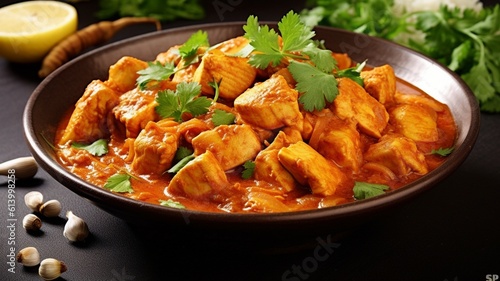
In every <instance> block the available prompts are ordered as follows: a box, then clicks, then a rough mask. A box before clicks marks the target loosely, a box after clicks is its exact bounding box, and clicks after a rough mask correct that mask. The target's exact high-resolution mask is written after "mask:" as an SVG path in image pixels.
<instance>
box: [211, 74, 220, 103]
mask: <svg viewBox="0 0 500 281" xmlns="http://www.w3.org/2000/svg"><path fill="white" fill-rule="evenodd" d="M220 83H222V78H221V79H220V80H219V81H216V80H215V78H214V81H210V82H208V85H209V86H210V87H212V88H213V89H214V99H213V101H212V103H216V102H217V100H218V99H219V95H220Z"/></svg>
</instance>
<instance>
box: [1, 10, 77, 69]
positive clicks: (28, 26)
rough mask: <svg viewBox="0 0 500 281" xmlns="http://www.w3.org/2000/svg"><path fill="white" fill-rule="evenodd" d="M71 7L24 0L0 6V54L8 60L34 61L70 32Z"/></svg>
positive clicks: (74, 25)
mask: <svg viewBox="0 0 500 281" xmlns="http://www.w3.org/2000/svg"><path fill="white" fill-rule="evenodd" d="M77 27H78V16H77V13H76V10H75V8H74V7H73V6H71V5H69V4H66V3H63V2H57V1H27V2H21V3H17V4H12V5H9V6H5V7H3V8H0V56H1V57H4V58H6V59H7V60H9V61H12V62H22V63H28V62H37V61H40V60H42V59H43V57H44V56H45V55H46V54H47V53H48V52H49V51H50V49H51V48H52V47H53V46H54V45H55V44H57V43H58V42H59V41H61V40H62V39H64V38H66V37H67V36H69V35H70V34H72V33H74V32H75V31H76V29H77Z"/></svg>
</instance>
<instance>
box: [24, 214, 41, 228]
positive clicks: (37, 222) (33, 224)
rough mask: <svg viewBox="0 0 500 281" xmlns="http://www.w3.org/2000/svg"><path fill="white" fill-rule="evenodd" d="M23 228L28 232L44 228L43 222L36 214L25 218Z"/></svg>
mask: <svg viewBox="0 0 500 281" xmlns="http://www.w3.org/2000/svg"><path fill="white" fill-rule="evenodd" d="M23 227H24V229H26V230H27V231H37V230H40V228H41V227H42V220H41V219H40V218H39V217H37V216H36V215H34V214H27V215H26V216H24V218H23Z"/></svg>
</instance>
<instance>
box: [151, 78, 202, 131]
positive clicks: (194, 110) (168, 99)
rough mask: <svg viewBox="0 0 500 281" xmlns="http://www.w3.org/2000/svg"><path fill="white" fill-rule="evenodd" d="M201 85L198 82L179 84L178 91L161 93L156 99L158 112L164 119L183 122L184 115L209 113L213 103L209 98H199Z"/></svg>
mask: <svg viewBox="0 0 500 281" xmlns="http://www.w3.org/2000/svg"><path fill="white" fill-rule="evenodd" d="M200 94H201V85H200V84H199V83H197V82H181V83H179V84H177V87H176V90H175V91H172V90H164V91H159V92H158V95H157V97H156V102H157V103H158V105H157V106H156V108H155V110H156V112H157V113H158V114H159V115H160V116H161V117H162V118H169V117H172V118H174V120H175V121H178V122H180V121H182V115H183V114H184V113H190V114H192V115H193V116H198V115H201V114H205V113H207V112H208V108H209V107H210V104H211V103H212V102H211V101H210V100H209V99H208V98H206V97H201V96H199V95H200Z"/></svg>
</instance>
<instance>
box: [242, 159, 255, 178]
mask: <svg viewBox="0 0 500 281" xmlns="http://www.w3.org/2000/svg"><path fill="white" fill-rule="evenodd" d="M254 171H255V162H253V161H250V160H248V161H246V162H245V163H244V164H243V171H242V172H241V177H242V178H243V179H245V180H247V179H249V178H251V177H252V176H253V173H254Z"/></svg>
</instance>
